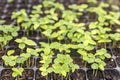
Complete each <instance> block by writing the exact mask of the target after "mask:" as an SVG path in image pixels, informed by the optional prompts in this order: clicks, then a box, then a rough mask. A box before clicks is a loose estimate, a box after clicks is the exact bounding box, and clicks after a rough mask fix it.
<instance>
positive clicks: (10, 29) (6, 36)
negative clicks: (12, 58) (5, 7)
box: [0, 25, 19, 52]
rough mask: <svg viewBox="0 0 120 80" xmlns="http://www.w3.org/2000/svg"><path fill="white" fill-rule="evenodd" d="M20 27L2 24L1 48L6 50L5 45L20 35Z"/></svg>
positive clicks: (0, 32) (0, 27)
mask: <svg viewBox="0 0 120 80" xmlns="http://www.w3.org/2000/svg"><path fill="white" fill-rule="evenodd" d="M18 30H19V27H16V26H13V25H0V49H1V50H2V51H3V52H4V47H5V46H6V45H7V44H8V43H9V41H10V40H12V39H13V38H14V37H16V36H17V35H18V33H17V31H18Z"/></svg>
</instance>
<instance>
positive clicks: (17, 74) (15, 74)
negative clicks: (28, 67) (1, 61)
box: [12, 68, 24, 78]
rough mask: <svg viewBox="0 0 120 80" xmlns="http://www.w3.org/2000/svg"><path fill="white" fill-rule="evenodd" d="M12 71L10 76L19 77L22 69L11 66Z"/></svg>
mask: <svg viewBox="0 0 120 80" xmlns="http://www.w3.org/2000/svg"><path fill="white" fill-rule="evenodd" d="M12 71H13V73H12V76H13V77H18V78H19V76H22V73H23V71H24V69H23V68H12Z"/></svg>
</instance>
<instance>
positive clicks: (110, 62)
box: [105, 58, 116, 68]
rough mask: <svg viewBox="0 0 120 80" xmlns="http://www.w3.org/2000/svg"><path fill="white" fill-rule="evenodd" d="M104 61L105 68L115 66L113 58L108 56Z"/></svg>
mask: <svg viewBox="0 0 120 80" xmlns="http://www.w3.org/2000/svg"><path fill="white" fill-rule="evenodd" d="M105 62H106V63H107V64H106V66H105V68H116V64H115V60H114V59H112V58H110V59H106V60H105Z"/></svg>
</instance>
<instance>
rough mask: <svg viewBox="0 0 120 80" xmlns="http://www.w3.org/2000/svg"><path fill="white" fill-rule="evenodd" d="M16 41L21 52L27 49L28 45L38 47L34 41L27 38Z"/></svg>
mask: <svg viewBox="0 0 120 80" xmlns="http://www.w3.org/2000/svg"><path fill="white" fill-rule="evenodd" d="M15 41H16V42H17V43H19V45H18V46H19V48H20V49H21V50H23V49H24V48H25V47H26V45H28V46H36V45H37V44H36V43H35V42H34V41H33V40H30V39H28V38H26V37H22V38H18V39H16V40H15Z"/></svg>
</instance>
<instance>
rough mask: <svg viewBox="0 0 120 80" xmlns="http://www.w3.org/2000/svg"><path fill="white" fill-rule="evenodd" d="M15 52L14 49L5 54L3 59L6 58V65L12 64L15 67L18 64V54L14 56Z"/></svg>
mask: <svg viewBox="0 0 120 80" xmlns="http://www.w3.org/2000/svg"><path fill="white" fill-rule="evenodd" d="M13 54H14V50H9V51H8V52H7V55H4V56H3V57H2V59H3V60H4V62H5V65H6V66H12V67H13V66H15V65H16V64H17V58H18V56H13Z"/></svg>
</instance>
